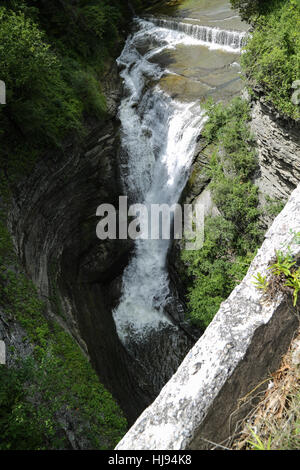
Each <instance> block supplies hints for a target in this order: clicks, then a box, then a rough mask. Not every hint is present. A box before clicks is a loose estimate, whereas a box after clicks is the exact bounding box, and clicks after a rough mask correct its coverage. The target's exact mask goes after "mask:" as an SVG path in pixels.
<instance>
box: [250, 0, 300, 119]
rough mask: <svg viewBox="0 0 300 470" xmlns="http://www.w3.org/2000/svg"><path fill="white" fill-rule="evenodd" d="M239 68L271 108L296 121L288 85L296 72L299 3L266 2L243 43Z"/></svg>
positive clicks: (299, 58) (297, 113)
mask: <svg viewBox="0 0 300 470" xmlns="http://www.w3.org/2000/svg"><path fill="white" fill-rule="evenodd" d="M242 66H243V69H244V71H245V73H246V76H247V78H248V79H249V80H250V81H251V83H253V84H257V83H258V84H259V85H260V86H261V87H262V89H263V91H264V93H265V95H266V98H267V100H269V101H271V102H272V103H273V105H274V106H275V108H277V109H278V110H279V111H280V112H281V113H282V114H285V115H287V116H290V117H292V118H294V119H298V118H299V117H300V107H299V106H298V105H296V104H294V103H293V102H292V94H293V92H294V90H293V87H292V85H293V83H294V81H296V80H299V70H300V2H299V0H289V1H275V0H272V1H270V2H269V8H268V11H267V12H266V13H265V14H264V15H262V16H261V17H260V18H259V19H258V20H257V22H256V25H255V30H254V32H253V34H252V35H251V37H250V39H249V40H248V42H247V45H246V48H245V53H244V54H243V55H242Z"/></svg>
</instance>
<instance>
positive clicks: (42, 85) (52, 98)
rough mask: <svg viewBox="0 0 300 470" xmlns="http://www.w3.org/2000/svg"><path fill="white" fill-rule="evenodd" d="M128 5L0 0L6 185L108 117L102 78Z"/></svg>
mask: <svg viewBox="0 0 300 470" xmlns="http://www.w3.org/2000/svg"><path fill="white" fill-rule="evenodd" d="M128 11H129V10H128V6H127V5H126V4H124V2H122V1H121V0H115V1H114V2H113V4H111V2H109V1H108V0H98V1H94V0H90V1H88V0H80V1H76V2H66V1H65V0H54V1H51V2H46V1H42V2H40V1H36V0H11V1H2V0H0V62H1V76H0V79H1V80H4V81H5V83H6V90H7V104H6V105H5V106H1V107H0V143H1V145H0V168H1V170H0V185H1V186H2V185H3V184H4V183H3V181H4V180H5V181H6V182H7V181H9V182H12V183H13V182H15V181H16V180H17V179H18V178H19V177H20V176H24V175H26V174H28V173H29V172H30V171H31V168H32V166H33V165H34V163H35V161H36V159H37V158H38V157H40V156H41V155H42V154H43V153H46V151H47V149H48V148H49V147H50V148H52V149H53V146H55V147H57V152H59V151H62V148H63V142H64V141H65V139H66V138H67V137H68V136H70V135H72V136H73V138H74V139H80V138H82V136H84V135H85V125H84V123H85V122H87V121H88V119H90V118H91V117H92V118H96V119H98V120H100V121H103V120H105V119H106V117H107V114H106V100H105V97H104V95H103V92H102V90H101V85H100V83H101V79H102V77H103V74H104V72H105V69H106V67H107V65H106V64H109V63H111V59H112V52H111V51H114V53H113V54H117V53H118V48H119V42H120V35H119V33H118V31H119V30H122V29H124V28H125V27H126V22H127V21H128V17H129V13H128ZM113 58H114V57H113ZM86 118H88V119H86ZM8 187H9V185H7V188H8ZM7 188H6V189H7Z"/></svg>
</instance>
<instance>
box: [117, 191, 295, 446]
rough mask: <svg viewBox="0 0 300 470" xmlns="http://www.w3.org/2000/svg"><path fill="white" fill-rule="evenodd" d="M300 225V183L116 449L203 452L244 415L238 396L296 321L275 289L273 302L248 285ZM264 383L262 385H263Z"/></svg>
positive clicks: (266, 369)
mask: <svg viewBox="0 0 300 470" xmlns="http://www.w3.org/2000/svg"><path fill="white" fill-rule="evenodd" d="M299 230H300V185H299V186H298V188H297V189H296V190H295V191H294V192H293V193H292V195H291V197H290V199H289V202H288V204H287V205H286V207H285V208H284V210H283V211H282V212H281V214H280V215H279V216H278V217H277V218H276V219H275V221H274V223H273V225H272V227H271V228H270V229H269V231H268V232H267V234H266V239H265V241H264V243H263V245H262V247H261V249H260V250H259V252H258V254H257V256H256V258H255V259H254V261H253V262H252V264H251V266H250V269H249V271H248V274H247V275H246V277H245V278H244V280H243V281H242V283H241V284H240V285H239V286H237V287H236V288H235V289H234V291H233V292H232V294H231V295H230V297H229V298H228V300H227V301H225V302H224V303H223V304H222V305H221V308H220V310H219V312H218V313H217V315H216V317H215V318H214V320H213V322H212V323H211V324H210V326H209V327H208V328H207V330H206V332H205V333H204V335H203V336H202V337H201V338H200V340H199V341H198V342H197V343H196V345H195V346H194V348H193V349H192V350H191V351H190V352H189V353H188V355H187V356H186V358H185V360H184V361H183V363H182V365H181V366H180V367H179V369H178V371H177V372H176V374H175V375H174V376H173V377H172V379H171V380H170V381H169V382H168V383H167V384H166V385H165V387H164V388H163V389H162V391H161V393H160V395H159V396H158V397H157V399H156V400H155V401H154V403H153V404H152V405H151V406H150V407H149V408H147V409H146V410H145V411H144V412H143V414H142V415H141V416H140V418H139V419H138V420H137V422H136V423H135V425H134V426H133V427H132V428H131V429H130V430H129V432H128V433H127V434H126V436H125V437H124V438H123V440H122V441H121V442H120V443H119V445H118V446H117V449H118V450H121V449H122V450H125V449H136V450H138V449H142V450H143V449H152V450H156V449H157V450H162V449H168V450H169V449H175V450H176V449H202V448H208V447H210V444H209V443H208V442H214V443H221V442H224V440H226V439H227V438H228V437H229V436H230V435H231V433H232V431H234V430H235V426H236V423H237V422H238V421H239V419H241V417H243V416H245V415H246V413H247V411H248V406H249V404H248V405H247V406H245V405H243V404H244V403H245V402H247V400H245V401H243V400H242V399H243V398H244V397H245V396H246V395H247V393H249V392H250V391H251V390H253V389H254V388H255V387H257V386H258V385H259V384H261V382H263V381H264V380H265V379H266V377H268V375H269V373H270V372H272V370H275V369H276V367H278V365H279V363H280V360H281V357H282V355H283V354H284V353H285V351H286V350H287V348H288V346H289V344H290V342H291V339H292V336H293V333H294V331H295V329H296V327H297V325H298V320H297V317H296V314H295V309H294V308H293V307H292V306H291V303H290V302H289V300H287V299H285V298H284V297H283V295H282V294H281V293H280V292H277V293H275V294H274V297H273V299H272V301H269V302H266V301H264V300H263V294H262V292H261V291H260V290H258V289H257V288H256V287H255V286H254V284H253V281H254V279H253V276H254V275H255V274H257V272H260V273H261V274H262V275H265V274H266V273H267V272H268V271H267V268H268V266H269V265H270V263H272V261H273V259H274V255H275V250H276V249H283V248H284V247H287V246H288V245H291V250H292V252H293V254H294V255H295V257H298V256H300V245H299V244H294V236H295V232H299ZM265 385H266V384H265Z"/></svg>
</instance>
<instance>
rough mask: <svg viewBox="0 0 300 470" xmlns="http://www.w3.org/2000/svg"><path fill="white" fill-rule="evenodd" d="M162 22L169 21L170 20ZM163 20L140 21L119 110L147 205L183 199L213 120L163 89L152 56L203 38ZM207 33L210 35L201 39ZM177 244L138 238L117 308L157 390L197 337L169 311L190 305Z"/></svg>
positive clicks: (130, 162)
mask: <svg viewBox="0 0 300 470" xmlns="http://www.w3.org/2000/svg"><path fill="white" fill-rule="evenodd" d="M155 21H157V22H159V23H160V24H161V22H162V21H163V22H165V21H167V20H155ZM155 21H154V19H153V21H145V20H143V19H139V18H137V19H136V20H135V28H136V31H135V32H134V33H133V34H132V35H131V36H130V37H129V38H128V39H127V42H126V44H125V47H124V49H123V52H122V54H121V56H120V57H119V59H118V60H117V63H118V65H119V67H120V69H121V72H120V75H121V77H122V79H123V85H124V96H123V99H122V102H121V105H120V108H119V118H120V121H121V155H120V160H121V164H120V168H121V176H122V180H123V184H124V191H125V192H126V193H127V194H128V196H129V198H130V202H135V203H136V202H139V203H143V204H145V205H146V206H147V207H149V206H150V205H151V204H168V205H172V204H174V203H176V202H178V200H179V198H180V195H181V192H182V190H183V188H184V186H185V184H186V181H187V178H188V171H189V168H190V165H191V163H192V159H193V156H194V153H195V148H196V144H197V138H198V136H199V135H200V133H201V129H202V127H203V124H204V122H205V120H206V117H205V114H204V112H203V110H202V109H201V106H200V103H199V102H192V103H190V102H189V103H184V102H179V101H177V100H176V99H172V98H171V97H170V96H169V95H167V94H166V93H165V92H164V91H162V89H161V88H160V87H159V80H160V79H161V78H162V77H163V75H164V73H165V71H164V70H163V69H162V68H161V67H160V66H158V65H157V64H155V63H154V61H153V60H152V59H153V58H154V57H155V56H156V55H157V54H159V53H160V52H162V51H164V50H165V49H172V48H174V47H175V46H176V45H177V44H182V43H184V44H194V43H195V41H196V43H197V44H198V43H199V39H198V38H197V39H195V38H194V37H191V35H188V34H187V32H186V31H184V32H182V31H181V29H177V30H175V26H173V30H172V29H167V28H166V26H167V23H163V24H164V27H163V28H162V27H161V26H157V25H156V24H154V23H155ZM178 24H180V23H178ZM172 25H173V22H172V21H171V20H170V26H172ZM191 31H192V30H191ZM206 31H207V36H206V40H207V41H209V38H211V41H220V42H221V40H222V42H223V44H227V43H232V40H233V39H229V37H227V38H226V37H225V35H224V34H223V35H222V34H221V33H220V31H218V33H214V34H210V33H209V32H208V31H209V28H207V29H206ZM228 34H229V33H228ZM230 34H231V33H230ZM232 37H235V36H234V35H233V36H232ZM236 37H238V36H236ZM203 38H204V33H203V34H202V39H201V44H202V42H203ZM221 38H222V39H221ZM239 41H240V39H239ZM239 44H240V42H239ZM199 98H200V97H199ZM169 246H170V241H168V240H142V239H137V240H136V241H135V250H134V254H133V256H132V259H131V261H130V262H129V265H128V266H127V268H126V269H125V271H124V274H123V279H122V294H121V298H120V302H119V305H118V306H117V308H116V309H115V310H114V311H113V318H114V321H115V324H116V328H117V332H118V335H119V338H120V340H121V341H122V343H123V344H124V346H125V347H126V349H127V351H128V352H129V353H130V354H131V355H132V357H133V358H134V359H137V360H138V361H139V363H141V364H142V365H143V366H144V367H145V369H147V373H148V374H149V377H151V378H150V380H151V383H154V385H155V387H156V390H157V391H159V390H160V388H161V387H162V386H163V385H164V383H165V381H166V380H168V378H169V377H170V376H171V375H172V373H174V372H175V370H176V369H177V367H178V366H179V364H180V362H181V361H182V359H183V357H184V356H185V354H186V353H187V352H188V350H189V349H190V347H191V346H192V341H191V339H190V338H188V336H187V335H186V334H185V333H184V332H183V331H182V329H181V328H179V327H178V326H176V325H174V322H173V319H172V316H170V315H169V312H170V309H172V305H173V307H174V303H175V308H177V309H178V310H180V308H182V307H181V305H180V304H179V302H178V301H177V302H178V303H177V304H176V299H174V297H173V295H172V293H171V289H170V282H169V276H168V271H167V253H168V249H169ZM182 313H183V312H182Z"/></svg>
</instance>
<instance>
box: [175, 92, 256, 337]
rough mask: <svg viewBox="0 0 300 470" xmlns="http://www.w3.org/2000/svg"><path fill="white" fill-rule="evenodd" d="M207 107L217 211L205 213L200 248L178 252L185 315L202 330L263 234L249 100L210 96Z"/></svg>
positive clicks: (212, 187) (238, 278) (242, 272)
mask: <svg viewBox="0 0 300 470" xmlns="http://www.w3.org/2000/svg"><path fill="white" fill-rule="evenodd" d="M206 107H207V113H208V117H209V119H208V121H207V123H206V125H205V128H204V131H203V135H204V137H205V138H206V140H207V141H208V142H209V143H210V144H211V148H214V149H215V151H214V152H213V153H212V156H211V160H210V170H209V173H210V177H211V183H210V185H209V188H210V190H211V193H212V198H213V200H214V202H215V204H216V205H217V207H218V209H219V211H220V212H221V215H220V216H218V217H213V218H206V220H205V241H204V245H203V247H202V249H201V250H198V251H183V252H182V261H183V263H184V264H185V266H187V274H188V278H189V279H188V281H187V284H188V285H189V287H188V294H187V299H188V317H189V318H190V320H191V321H192V322H193V323H194V324H196V325H197V326H198V327H200V328H201V329H205V328H206V327H207V326H208V324H209V323H210V322H211V320H212V319H213V317H214V315H215V314H216V312H217V311H218V309H219V307H220V304H221V302H222V301H223V300H225V299H226V298H227V297H228V295H229V294H230V292H231V291H232V289H233V288H234V287H235V285H236V284H237V283H238V282H240V281H241V280H242V279H243V277H244V275H245V274H246V272H247V269H248V266H249V264H250V262H251V260H252V258H253V256H254V253H255V251H256V248H257V246H258V245H259V243H260V241H261V236H262V234H261V230H260V229H259V224H258V221H259V215H260V211H259V209H258V203H259V200H258V189H257V187H255V186H254V185H253V183H252V181H251V179H252V174H253V172H254V170H255V169H256V166H257V160H256V149H255V140H254V138H253V136H252V135H251V132H250V130H249V120H250V113H249V105H248V103H247V102H246V101H244V100H242V99H241V98H234V99H233V100H232V101H231V102H230V103H229V104H228V105H227V106H225V105H224V104H222V103H218V104H214V103H213V102H212V101H209V102H208V103H207V105H206Z"/></svg>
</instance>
